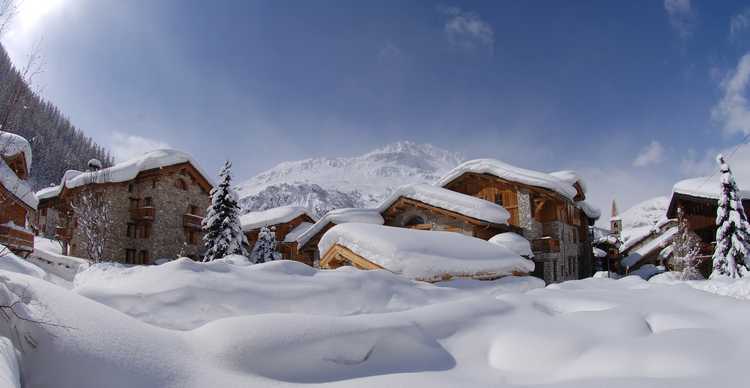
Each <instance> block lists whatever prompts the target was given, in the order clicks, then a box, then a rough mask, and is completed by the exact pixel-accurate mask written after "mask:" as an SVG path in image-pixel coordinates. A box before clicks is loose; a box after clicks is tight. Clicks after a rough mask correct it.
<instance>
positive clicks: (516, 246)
mask: <svg viewBox="0 0 750 388" xmlns="http://www.w3.org/2000/svg"><path fill="white" fill-rule="evenodd" d="M488 241H489V242H491V243H493V244H497V245H500V246H502V247H505V248H508V249H510V250H511V251H513V252H515V253H516V254H518V255H519V256H525V257H527V258H532V257H534V253H533V252H531V243H530V242H529V240H527V239H526V237H523V236H521V235H519V234H517V233H513V232H505V233H500V234H496V235H494V236H493V237H492V238H490V239H489V240H488Z"/></svg>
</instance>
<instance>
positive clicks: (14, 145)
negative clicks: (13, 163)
mask: <svg viewBox="0 0 750 388" xmlns="http://www.w3.org/2000/svg"><path fill="white" fill-rule="evenodd" d="M20 153H23V156H24V157H25V158H26V168H28V169H31V145H30V144H29V142H28V141H27V140H26V139H24V138H23V136H19V135H16V134H15V133H10V132H3V131H0V155H2V156H3V157H6V158H9V157H11V156H16V155H18V154H20Z"/></svg>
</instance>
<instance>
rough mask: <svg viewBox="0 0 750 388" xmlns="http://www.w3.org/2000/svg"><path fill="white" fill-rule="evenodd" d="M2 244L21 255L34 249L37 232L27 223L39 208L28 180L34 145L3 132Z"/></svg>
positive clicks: (0, 151)
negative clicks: (32, 146)
mask: <svg viewBox="0 0 750 388" xmlns="http://www.w3.org/2000/svg"><path fill="white" fill-rule="evenodd" d="M0 156H1V158H2V160H0V244H2V245H4V246H6V247H7V248H8V249H10V250H11V251H13V252H14V253H16V254H19V255H27V254H29V253H31V252H32V251H33V250H34V234H33V233H32V231H31V230H30V229H29V228H28V227H27V225H31V222H32V221H33V215H34V212H35V211H36V208H37V200H36V197H35V196H34V192H33V191H32V190H31V187H30V186H29V185H28V183H27V182H26V180H27V179H28V176H29V168H30V167H31V147H30V145H29V143H28V142H27V141H26V139H24V138H22V137H21V136H18V135H15V134H11V133H8V132H0Z"/></svg>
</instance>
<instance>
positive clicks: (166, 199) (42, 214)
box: [36, 149, 212, 264]
mask: <svg viewBox="0 0 750 388" xmlns="http://www.w3.org/2000/svg"><path fill="white" fill-rule="evenodd" d="M89 164H90V167H91V169H90V170H89V171H86V172H79V171H68V172H66V173H65V176H64V177H63V179H62V182H61V183H60V185H58V186H53V187H49V188H46V189H43V190H41V191H39V192H37V194H36V196H37V198H38V199H39V211H38V212H37V224H38V225H39V229H40V233H41V234H43V235H45V236H47V237H49V238H53V239H56V240H59V241H61V242H62V243H63V246H64V252H63V253H64V254H67V255H70V256H76V257H82V258H87V254H86V249H85V248H86V247H85V244H86V240H85V239H84V238H83V236H82V234H81V231H80V228H77V227H76V226H77V220H76V217H75V215H74V212H73V211H72V207H71V205H72V204H75V201H76V200H77V199H78V198H80V195H81V193H83V192H84V191H85V190H93V192H94V193H95V194H96V195H102V196H104V198H105V199H108V200H109V203H110V206H111V212H112V215H113V218H114V222H113V225H112V231H111V238H110V239H109V240H108V241H106V242H105V245H104V257H108V258H112V260H114V261H119V262H122V263H127V264H152V263H154V262H155V261H156V260H157V259H160V258H168V259H173V258H175V257H177V255H178V254H179V255H181V256H187V257H191V258H194V259H197V258H198V257H200V256H201V255H202V250H203V241H202V231H201V222H202V220H203V215H204V212H205V210H206V208H207V207H208V205H209V203H210V197H209V192H210V190H211V188H212V184H211V182H210V181H209V179H208V177H207V175H206V174H205V173H203V171H202V170H201V169H200V167H199V166H198V165H197V164H196V163H195V161H194V160H193V159H192V158H191V157H190V156H189V155H188V154H186V153H183V152H180V151H176V150H169V149H163V150H155V151H151V152H147V153H145V154H144V155H142V156H139V157H137V158H134V159H131V160H128V161H125V162H122V163H118V164H116V165H114V166H112V167H109V168H105V169H101V170H99V169H97V167H98V166H97V165H96V163H91V162H90V163H89Z"/></svg>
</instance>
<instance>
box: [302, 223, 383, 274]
mask: <svg viewBox="0 0 750 388" xmlns="http://www.w3.org/2000/svg"><path fill="white" fill-rule="evenodd" d="M347 222H360V223H369V224H377V225H382V224H383V217H381V215H380V213H379V212H378V211H377V210H376V209H358V208H343V209H336V210H331V211H329V212H328V213H326V215H325V216H323V217H322V218H321V219H320V220H318V221H317V222H316V223H315V224H313V225H312V226H311V227H310V228H308V229H307V230H306V231H304V232H303V233H302V234H300V235H299V236H298V237H297V238H296V242H297V258H296V260H297V261H300V262H303V263H305V264H307V265H310V266H313V267H317V266H319V265H320V260H321V257H320V251H319V250H318V243H320V240H321V238H322V237H323V235H325V234H326V232H328V230H330V229H331V228H333V227H334V226H336V225H339V224H344V223H347Z"/></svg>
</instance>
